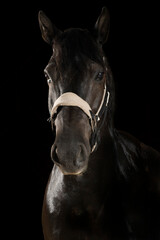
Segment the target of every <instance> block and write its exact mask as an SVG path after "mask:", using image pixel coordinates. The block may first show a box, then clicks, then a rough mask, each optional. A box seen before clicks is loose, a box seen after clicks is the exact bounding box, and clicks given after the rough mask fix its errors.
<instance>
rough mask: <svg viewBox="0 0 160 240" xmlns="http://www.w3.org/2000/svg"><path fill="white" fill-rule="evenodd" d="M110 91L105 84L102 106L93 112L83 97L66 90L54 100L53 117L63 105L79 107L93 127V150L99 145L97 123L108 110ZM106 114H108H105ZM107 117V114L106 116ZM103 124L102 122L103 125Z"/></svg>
mask: <svg viewBox="0 0 160 240" xmlns="http://www.w3.org/2000/svg"><path fill="white" fill-rule="evenodd" d="M109 97H110V93H109V92H108V91H107V90H106V85H105V86H104V91H103V96H102V100H101V103H100V106H99V108H98V110H97V112H96V114H94V113H93V111H92V109H91V107H90V105H89V104H88V103H87V102H86V101H85V100H84V99H82V98H81V97H79V96H78V95H77V94H75V93H73V92H66V93H63V94H62V95H61V96H60V97H59V98H57V100H56V101H55V102H54V105H53V107H52V110H51V119H54V120H55V118H56V116H57V114H58V111H57V110H58V108H59V107H63V106H70V107H79V108H80V109H81V110H82V111H83V112H84V113H85V114H86V115H87V116H88V118H89V121H90V125H91V129H92V136H91V149H92V151H91V152H93V151H94V150H95V149H96V147H97V141H98V140H97V132H98V129H97V123H98V122H99V121H100V120H101V117H102V115H103V113H105V112H106V109H107V106H108V102H109ZM105 115H106V114H105ZM104 118H105V116H104ZM102 125H103V124H101V126H102Z"/></svg>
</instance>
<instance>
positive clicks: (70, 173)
mask: <svg viewBox="0 0 160 240" xmlns="http://www.w3.org/2000/svg"><path fill="white" fill-rule="evenodd" d="M54 163H55V165H56V166H57V167H58V168H59V169H60V171H61V172H62V173H63V175H65V176H71V175H72V176H82V175H83V174H84V173H85V172H86V170H87V166H84V167H83V168H81V169H80V170H77V171H73V172H72V171H67V170H65V169H64V168H63V166H62V165H61V164H58V163H57V162H54Z"/></svg>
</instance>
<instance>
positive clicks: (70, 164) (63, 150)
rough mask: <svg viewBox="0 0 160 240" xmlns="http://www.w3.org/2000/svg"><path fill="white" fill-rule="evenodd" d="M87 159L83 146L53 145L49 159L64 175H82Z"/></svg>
mask: <svg viewBox="0 0 160 240" xmlns="http://www.w3.org/2000/svg"><path fill="white" fill-rule="evenodd" d="M62 145H63V146H62ZM88 158H89V157H88V154H87V149H86V147H85V146H84V144H79V143H77V144H76V143H74V144H73V143H69V144H66V143H65V144H62V143H59V144H58V143H55V144H53V146H52V148H51V159H52V160H53V162H54V164H56V165H57V166H58V167H59V168H60V170H61V171H62V173H63V174H64V175H81V174H83V173H84V172H85V171H86V170H87V167H88Z"/></svg>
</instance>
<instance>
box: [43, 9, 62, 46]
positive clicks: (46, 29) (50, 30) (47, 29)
mask: <svg viewBox="0 0 160 240" xmlns="http://www.w3.org/2000/svg"><path fill="white" fill-rule="evenodd" d="M38 21H39V27H40V30H41V34H42V38H43V39H44V41H45V42H47V43H48V44H50V45H52V43H53V39H54V38H55V36H56V35H57V34H58V33H59V32H60V31H59V30H58V29H57V28H56V27H55V26H54V25H53V24H52V22H51V21H50V19H49V18H48V17H47V16H46V15H45V13H44V12H43V11H39V13H38Z"/></svg>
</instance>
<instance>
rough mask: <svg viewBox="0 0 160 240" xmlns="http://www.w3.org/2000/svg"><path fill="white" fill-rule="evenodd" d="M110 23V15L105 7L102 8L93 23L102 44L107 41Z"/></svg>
mask: <svg viewBox="0 0 160 240" xmlns="http://www.w3.org/2000/svg"><path fill="white" fill-rule="evenodd" d="M109 25H110V16H109V12H108V9H107V8H106V7H103V8H102V11H101V14H100V16H99V18H98V19H97V22H96V24H95V31H96V37H97V40H98V42H99V43H101V44H104V43H105V42H106V41H107V38H108V33H109Z"/></svg>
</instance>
